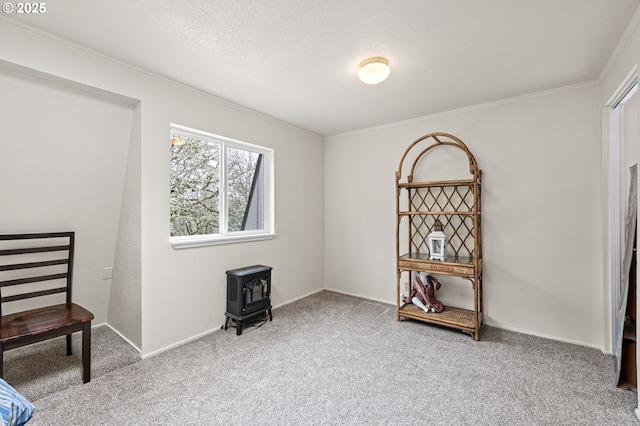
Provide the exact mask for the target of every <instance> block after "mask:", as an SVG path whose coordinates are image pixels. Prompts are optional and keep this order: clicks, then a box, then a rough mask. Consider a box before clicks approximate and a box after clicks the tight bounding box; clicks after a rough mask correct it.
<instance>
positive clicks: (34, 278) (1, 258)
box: [0, 232, 75, 315]
mask: <svg viewBox="0 0 640 426" xmlns="http://www.w3.org/2000/svg"><path fill="white" fill-rule="evenodd" d="M74 240H75V233H74V232H50V233H41V234H34V233H30V234H0V272H1V273H2V275H0V315H2V305H3V304H4V303H7V302H15V301H18V300H24V299H32V298H34V297H40V296H48V295H51V294H57V293H66V302H67V303H71V284H72V275H73V253H74V244H75V243H74ZM53 252H57V253H59V254H52V253H53ZM12 256H13V257H12ZM55 280H64V281H65V285H64V286H55V288H50V287H52V284H53V283H51V282H52V281H55ZM44 282H49V284H48V285H47V284H43V283H44ZM53 285H55V284H53ZM8 287H12V288H13V289H14V290H12V291H11V292H10V294H8V295H4V294H2V292H3V289H5V288H8ZM47 287H49V288H47Z"/></svg>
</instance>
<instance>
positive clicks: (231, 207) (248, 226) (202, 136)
mask: <svg viewBox="0 0 640 426" xmlns="http://www.w3.org/2000/svg"><path fill="white" fill-rule="evenodd" d="M170 138H171V170H170V184H171V193H170V235H171V237H170V242H171V245H172V246H173V247H175V248H183V247H193V246H200V245H210V244H221V243H229V242H237V241H247V240H259V239H268V238H273V237H274V233H273V202H272V200H273V195H272V194H273V178H272V169H273V151H272V150H270V149H268V148H263V147H259V146H257V145H251V144H248V143H244V142H239V141H235V140H232V139H229V138H224V137H221V136H216V135H213V134H209V133H205V132H201V131H198V130H194V129H189V128H186V127H183V126H178V125H171V135H170Z"/></svg>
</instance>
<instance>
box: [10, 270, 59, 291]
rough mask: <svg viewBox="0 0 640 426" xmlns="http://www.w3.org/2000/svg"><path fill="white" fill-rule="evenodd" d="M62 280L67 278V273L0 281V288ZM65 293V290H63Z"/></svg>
mask: <svg viewBox="0 0 640 426" xmlns="http://www.w3.org/2000/svg"><path fill="white" fill-rule="evenodd" d="M62 278H67V273H66V272H65V273H63V274H50V275H38V276H35V277H29V278H18V279H16V280H6V281H0V287H9V286H12V285H22V284H29V283H37V282H40V281H51V280H59V279H62ZM65 291H66V290H65Z"/></svg>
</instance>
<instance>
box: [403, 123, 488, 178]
mask: <svg viewBox="0 0 640 426" xmlns="http://www.w3.org/2000/svg"><path fill="white" fill-rule="evenodd" d="M425 145H426V147H425V148H423V146H425ZM444 146H452V147H455V148H458V149H460V150H461V151H463V152H464V154H465V155H466V156H467V159H468V162H469V173H470V174H471V175H472V176H474V177H476V176H478V177H479V175H480V170H479V169H478V163H477V162H476V158H475V157H474V156H473V154H472V153H471V151H469V148H467V145H465V143H464V142H462V140H460V139H459V138H457V137H456V136H454V135H452V134H449V133H442V132H435V133H429V134H427V135H424V136H422V137H420V138H418V139H416V140H415V141H413V142H412V143H411V145H409V147H408V148H407V149H406V150H405V151H404V154H403V155H402V158H401V159H400V164H399V165H398V171H397V172H396V178H397V180H398V181H400V179H401V178H402V172H403V170H404V169H405V168H406V167H407V166H409V164H408V163H409V162H410V161H411V159H413V162H411V163H410V169H409V173H408V174H407V175H406V176H407V180H406V182H407V183H413V176H414V173H415V171H416V166H417V164H418V163H419V162H420V160H422V159H423V158H424V157H426V155H427V154H429V153H430V152H431V151H433V150H434V149H436V148H440V147H444ZM420 149H421V151H419V150H420ZM412 151H415V152H416V154H415V155H413V156H412V157H409V154H410V153H411V152H412ZM405 162H406V164H405Z"/></svg>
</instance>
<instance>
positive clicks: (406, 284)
mask: <svg viewBox="0 0 640 426" xmlns="http://www.w3.org/2000/svg"><path fill="white" fill-rule="evenodd" d="M404 291H405V292H407V293H408V292H409V282H407V281H405V282H404Z"/></svg>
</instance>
